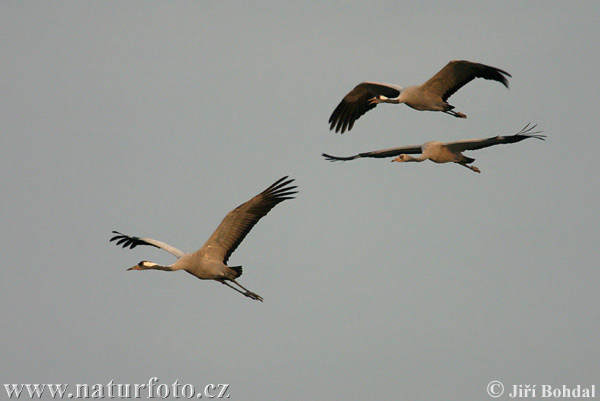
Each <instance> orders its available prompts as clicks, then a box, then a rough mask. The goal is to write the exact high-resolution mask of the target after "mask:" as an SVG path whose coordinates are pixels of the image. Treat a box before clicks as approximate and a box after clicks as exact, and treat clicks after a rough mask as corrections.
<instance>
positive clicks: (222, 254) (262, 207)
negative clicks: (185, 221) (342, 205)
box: [198, 176, 298, 264]
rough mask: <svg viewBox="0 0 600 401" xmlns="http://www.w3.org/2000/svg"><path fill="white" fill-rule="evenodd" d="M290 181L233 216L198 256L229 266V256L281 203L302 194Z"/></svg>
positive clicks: (281, 182) (276, 185)
mask: <svg viewBox="0 0 600 401" xmlns="http://www.w3.org/2000/svg"><path fill="white" fill-rule="evenodd" d="M287 178H288V177H287V176H285V177H283V178H280V179H279V180H277V181H275V183H273V185H271V186H270V187H269V188H267V189H265V190H264V191H263V192H261V193H260V194H258V195H256V196H255V197H253V198H252V199H250V200H249V201H248V202H246V203H243V204H241V205H240V206H238V207H237V208H235V209H233V210H232V211H231V212H229V213H228V214H227V216H225V218H224V219H223V221H222V222H221V224H220V225H219V227H217V229H216V230H215V232H214V233H213V235H211V236H210V238H209V239H208V241H206V243H205V244H204V246H202V248H200V249H199V250H198V252H199V253H200V254H201V255H202V256H205V257H208V258H209V259H215V260H221V261H223V263H225V264H227V260H228V259H229V256H231V254H232V253H233V251H235V250H236V248H237V247H238V245H239V244H240V243H241V242H242V241H243V240H244V238H245V237H246V235H247V234H248V233H249V232H250V230H251V229H252V227H254V225H255V224H256V223H258V221H259V220H260V219H261V218H262V217H264V216H265V215H266V214H267V213H269V211H271V209H273V208H274V207H275V206H276V205H277V204H278V203H280V202H283V201H284V200H286V199H293V198H294V197H293V196H291V195H293V194H295V193H297V192H298V191H293V189H295V188H297V187H296V186H295V185H294V186H290V185H289V184H290V183H291V182H292V181H294V179H289V180H288V179H287Z"/></svg>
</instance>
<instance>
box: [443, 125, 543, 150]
mask: <svg viewBox="0 0 600 401" xmlns="http://www.w3.org/2000/svg"><path fill="white" fill-rule="evenodd" d="M535 127H537V124H536V125H533V126H530V124H527V125H526V126H525V127H523V129H521V131H519V132H517V133H516V134H515V135H508V136H494V137H491V138H485V139H466V140H464V141H456V142H449V143H447V144H446V146H447V147H448V149H450V150H451V151H452V152H462V151H465V150H477V149H483V148H487V147H490V146H494V145H500V144H505V143H516V142H521V141H522V140H525V139H527V138H536V139H540V140H542V141H544V140H545V139H544V138H545V137H546V135H538V134H539V133H540V132H542V131H533V130H534V129H535Z"/></svg>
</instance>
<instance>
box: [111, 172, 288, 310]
mask: <svg viewBox="0 0 600 401" xmlns="http://www.w3.org/2000/svg"><path fill="white" fill-rule="evenodd" d="M292 181H294V180H293V179H288V177H287V176H286V177H282V178H280V179H279V180H277V181H275V183H273V185H271V186H270V187H268V188H267V189H265V190H264V191H263V192H261V193H259V194H258V195H256V196H255V197H253V198H252V199H250V200H249V201H247V202H246V203H243V204H241V205H240V206H238V207H237V208H235V209H233V210H232V211H231V212H229V213H228V214H227V216H225V218H224V219H223V221H222V222H221V224H220V225H219V227H217V229H216V230H215V232H214V233H213V234H212V235H211V236H210V238H209V239H208V241H206V243H205V244H204V245H203V246H202V248H200V249H199V250H197V251H195V252H192V253H185V252H183V251H180V250H179V249H177V248H175V247H172V246H171V245H168V244H165V243H164V242H161V241H157V240H154V239H151V238H140V237H133V236H129V235H125V234H122V233H120V232H118V231H113V234H117V235H115V236H114V237H112V238H111V239H110V241H116V245H122V246H123V248H127V247H129V248H130V249H133V248H135V247H136V246H138V245H150V246H154V247H156V248H160V249H163V250H165V251H167V252H169V253H170V254H172V255H173V256H175V257H176V258H177V261H176V262H175V263H173V264H171V265H168V266H162V265H159V264H157V263H153V262H149V261H146V260H143V261H141V262H140V263H138V264H137V265H135V266H133V267H131V268H129V269H127V270H163V271H177V270H185V271H186V272H188V273H190V274H192V275H194V276H196V277H198V278H199V279H201V280H216V281H218V282H220V283H221V284H224V285H226V286H228V287H230V288H232V289H234V290H235V291H237V292H239V293H241V294H243V295H245V296H247V297H249V298H251V299H254V300H257V301H261V302H262V301H263V298H262V297H261V296H260V295H258V294H256V293H254V292H252V291H249V290H248V289H246V288H245V287H244V286H242V285H241V284H240V283H238V282H237V281H236V279H237V278H238V277H239V276H241V275H242V266H227V261H228V260H229V257H230V256H231V254H232V253H233V252H234V251H235V250H236V248H237V247H238V245H239V244H240V243H241V242H242V241H243V240H244V238H245V237H246V235H247V234H248V233H249V232H250V230H251V229H252V227H254V225H255V224H256V223H257V222H258V221H259V220H260V219H261V218H262V217H264V216H265V215H266V214H267V213H269V211H270V210H271V209H273V208H274V207H275V205H277V204H278V203H280V202H283V201H284V200H286V199H293V198H294V197H293V196H292V195H293V194H295V193H297V192H298V191H294V189H295V188H297V186H295V185H294V186H290V185H289V184H290V183H291V182H292ZM230 282H231V283H233V284H236V285H237V286H238V287H239V288H241V290H240V289H238V288H236V287H234V286H233V285H231V284H230Z"/></svg>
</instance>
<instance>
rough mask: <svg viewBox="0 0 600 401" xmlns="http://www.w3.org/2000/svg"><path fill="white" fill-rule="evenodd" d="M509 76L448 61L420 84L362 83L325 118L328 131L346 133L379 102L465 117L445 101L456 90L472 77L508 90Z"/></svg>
mask: <svg viewBox="0 0 600 401" xmlns="http://www.w3.org/2000/svg"><path fill="white" fill-rule="evenodd" d="M510 76H511V75H510V74H509V73H508V72H506V71H503V70H501V69H499V68H496V67H491V66H489V65H485V64H480V63H473V62H471V61H466V60H454V61H450V62H449V63H448V64H447V65H446V66H445V67H444V68H442V69H441V70H440V71H438V72H437V73H436V74H435V75H434V76H433V77H431V78H430V79H429V80H427V82H425V83H424V84H422V85H416V86H408V87H406V88H402V87H401V86H398V85H393V84H386V83H380V82H362V83H360V84H358V85H357V86H356V87H354V89H352V90H351V91H350V92H348V94H347V95H346V96H344V98H343V99H342V101H341V102H340V103H339V104H338V106H337V107H336V108H335V110H334V111H333V113H331V116H330V117H329V124H330V126H329V129H330V130H333V129H335V132H340V133H342V134H343V133H344V132H345V131H346V130H348V131H350V130H351V129H352V127H353V126H354V123H355V122H356V120H358V119H359V118H360V117H361V116H362V115H363V114H365V113H366V112H367V111H369V110H371V109H373V108H375V106H377V104H379V103H392V104H400V103H404V104H406V105H407V106H409V107H411V108H413V109H415V110H419V111H441V112H444V113H446V114H450V115H452V116H454V117H457V118H467V116H466V115H464V114H463V113H459V112H457V111H454V110H453V109H454V106H452V105H451V104H449V103H448V102H447V100H448V98H449V97H450V96H452V95H453V94H454V93H455V92H456V91H457V90H459V89H460V88H462V87H463V86H464V85H466V84H467V83H469V82H471V81H472V80H473V79H475V78H483V79H490V80H493V81H498V82H500V83H501V84H503V85H504V86H506V87H507V88H508V79H507V78H506V77H510Z"/></svg>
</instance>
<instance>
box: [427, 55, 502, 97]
mask: <svg viewBox="0 0 600 401" xmlns="http://www.w3.org/2000/svg"><path fill="white" fill-rule="evenodd" d="M505 75H506V76H505ZM506 77H512V75H510V74H509V73H508V72H506V71H503V70H501V69H499V68H496V67H490V66H489V65H485V64H479V63H472V62H470V61H465V60H454V61H451V62H449V63H448V64H446V66H445V67H444V68H442V69H441V70H440V71H439V72H438V73H437V74H435V75H434V76H433V77H431V78H429V80H428V81H427V82H425V83H424V84H423V85H421V88H422V89H424V90H427V91H429V92H432V93H435V94H437V95H439V96H441V97H442V99H443V100H444V101H446V100H448V98H449V97H450V96H452V95H453V94H454V92H456V91H457V90H459V89H460V88H462V87H463V86H465V85H466V84H468V83H469V82H471V81H472V80H473V79H475V78H483V79H491V80H493V81H498V82H500V83H502V84H503V85H504V86H506V87H507V88H508V79H507V78H506Z"/></svg>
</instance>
